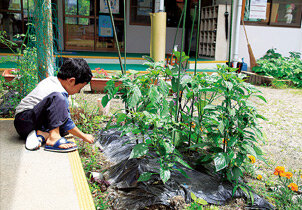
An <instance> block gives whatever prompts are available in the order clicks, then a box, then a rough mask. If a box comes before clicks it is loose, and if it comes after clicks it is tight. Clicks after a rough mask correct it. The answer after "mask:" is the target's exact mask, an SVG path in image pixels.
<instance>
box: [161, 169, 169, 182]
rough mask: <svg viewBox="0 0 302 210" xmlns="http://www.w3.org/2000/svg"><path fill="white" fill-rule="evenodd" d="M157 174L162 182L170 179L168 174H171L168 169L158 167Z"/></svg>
mask: <svg viewBox="0 0 302 210" xmlns="http://www.w3.org/2000/svg"><path fill="white" fill-rule="evenodd" d="M159 174H160V178H161V180H162V181H163V183H164V184H165V183H166V182H167V181H168V180H169V179H170V176H171V172H170V170H169V169H165V168H160V170H159Z"/></svg>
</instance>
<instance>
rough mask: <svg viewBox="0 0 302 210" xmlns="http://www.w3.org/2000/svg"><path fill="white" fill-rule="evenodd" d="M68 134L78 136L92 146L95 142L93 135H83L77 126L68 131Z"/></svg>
mask: <svg viewBox="0 0 302 210" xmlns="http://www.w3.org/2000/svg"><path fill="white" fill-rule="evenodd" d="M68 132H69V133H71V134H72V135H74V136H77V137H79V138H81V139H83V140H84V141H86V142H88V143H90V144H91V143H93V142H94V137H93V136H92V135H91V134H86V133H83V132H82V131H80V129H78V128H77V126H75V127H74V128H72V129H70V130H68Z"/></svg>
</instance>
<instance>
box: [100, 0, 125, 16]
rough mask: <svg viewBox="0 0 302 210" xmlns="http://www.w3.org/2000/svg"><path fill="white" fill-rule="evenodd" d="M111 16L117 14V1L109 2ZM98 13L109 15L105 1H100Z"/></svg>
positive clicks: (111, 0)
mask: <svg viewBox="0 0 302 210" xmlns="http://www.w3.org/2000/svg"><path fill="white" fill-rule="evenodd" d="M109 1H110V5H111V11H112V13H113V14H118V13H119V9H120V8H119V0H109ZM100 13H109V9H108V5H107V0H100Z"/></svg>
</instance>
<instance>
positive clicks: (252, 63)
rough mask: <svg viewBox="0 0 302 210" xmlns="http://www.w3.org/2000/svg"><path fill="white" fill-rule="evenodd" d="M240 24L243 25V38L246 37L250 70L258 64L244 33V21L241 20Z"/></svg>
mask: <svg viewBox="0 0 302 210" xmlns="http://www.w3.org/2000/svg"><path fill="white" fill-rule="evenodd" d="M242 25H243V29H244V33H245V38H246V41H247V48H248V51H249V56H250V68H251V70H252V69H253V68H254V67H255V66H258V64H257V62H256V58H255V56H254V53H253V50H252V47H251V45H250V43H249V40H248V38H247V34H246V30H245V26H244V22H243V20H242Z"/></svg>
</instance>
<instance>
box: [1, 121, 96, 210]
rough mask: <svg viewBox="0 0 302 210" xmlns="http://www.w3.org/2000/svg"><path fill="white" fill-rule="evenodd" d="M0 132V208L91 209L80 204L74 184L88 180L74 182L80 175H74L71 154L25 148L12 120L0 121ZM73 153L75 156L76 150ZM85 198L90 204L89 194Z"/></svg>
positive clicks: (36, 209)
mask: <svg viewBox="0 0 302 210" xmlns="http://www.w3.org/2000/svg"><path fill="white" fill-rule="evenodd" d="M0 133H1V136H0V167H1V168H0V198H1V200H0V201H1V204H0V209H3V210H9V209H12V210H19V209H20V210H21V209H22V210H23V209H26V210H48V209H49V210H53V209H55V210H60V209H62V210H68V209H70V210H77V209H93V208H94V207H91V205H90V207H89V208H87V207H85V206H84V207H83V205H81V199H82V198H81V197H79V194H80V193H79V192H78V189H77V188H78V187H75V186H82V187H83V186H84V185H85V184H86V185H87V181H86V180H83V177H82V182H83V183H81V184H77V183H75V182H78V181H79V180H77V179H76V178H75V177H79V176H75V175H74V173H77V169H74V168H72V167H73V166H72V165H74V164H73V163H72V162H74V161H72V160H71V159H72V158H71V159H70V157H69V156H70V155H74V154H67V153H55V152H47V151H44V149H43V148H40V149H39V150H38V151H28V150H26V149H25V146H24V145H25V141H24V140H21V139H20V138H19V137H18V134H17V133H16V131H15V129H14V126H13V120H0ZM73 153H75V154H76V155H78V152H77V151H76V152H73ZM75 162H79V160H77V159H76V161H75ZM79 165H80V164H79ZM80 168H81V165H80ZM81 170H82V174H83V169H82V168H81ZM80 182H81V181H80ZM87 187H88V186H87ZM87 187H86V188H85V189H87ZM85 193H86V194H90V192H85ZM88 200H89V202H90V204H91V200H92V198H91V194H90V197H89V195H88Z"/></svg>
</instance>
